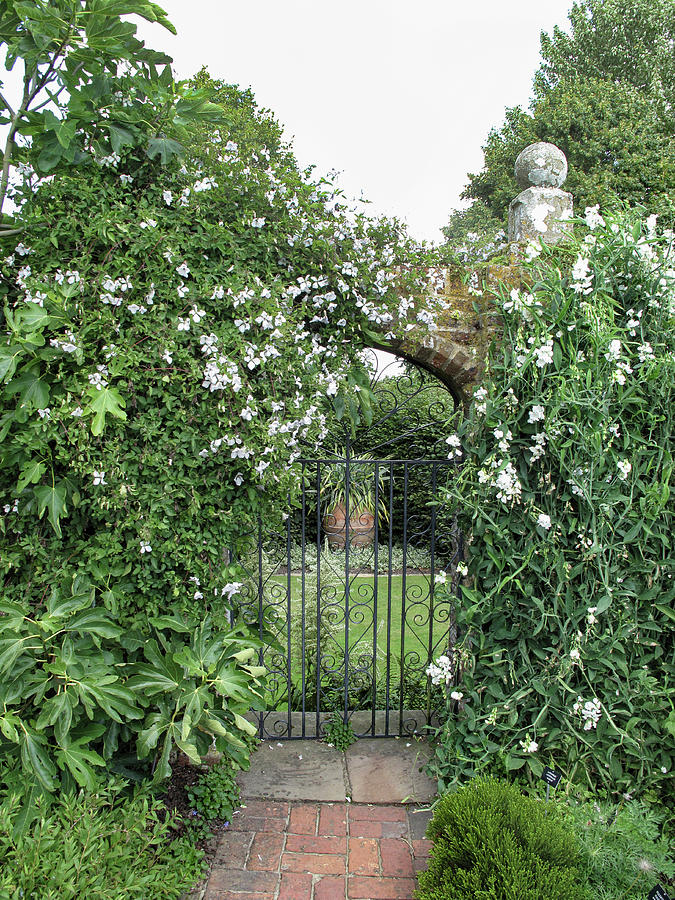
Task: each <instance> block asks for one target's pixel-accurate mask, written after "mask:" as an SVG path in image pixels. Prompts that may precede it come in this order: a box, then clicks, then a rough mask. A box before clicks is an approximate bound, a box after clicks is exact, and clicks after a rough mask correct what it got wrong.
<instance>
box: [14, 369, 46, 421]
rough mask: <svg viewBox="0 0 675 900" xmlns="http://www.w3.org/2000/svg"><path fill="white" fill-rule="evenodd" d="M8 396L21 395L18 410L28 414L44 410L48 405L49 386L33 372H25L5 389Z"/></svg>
mask: <svg viewBox="0 0 675 900" xmlns="http://www.w3.org/2000/svg"><path fill="white" fill-rule="evenodd" d="M7 392H8V393H9V394H21V396H20V397H19V408H24V409H26V410H28V412H32V411H33V410H35V409H44V408H45V407H46V406H48V404H49V385H48V384H47V382H45V381H43V380H42V379H41V378H40V377H39V375H36V374H35V373H34V372H25V373H24V374H23V375H21V376H19V378H16V379H15V380H14V381H12V382H11V384H10V385H9V387H8V388H7Z"/></svg>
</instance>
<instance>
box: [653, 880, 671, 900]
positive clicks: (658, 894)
mask: <svg viewBox="0 0 675 900" xmlns="http://www.w3.org/2000/svg"><path fill="white" fill-rule="evenodd" d="M647 900H670V896H669V895H668V894H667V893H666V892H665V891H664V889H663V888H662V887H661V885H660V884H657V885H656V887H655V888H652V889H651V891H650V892H649V894H648V896H647Z"/></svg>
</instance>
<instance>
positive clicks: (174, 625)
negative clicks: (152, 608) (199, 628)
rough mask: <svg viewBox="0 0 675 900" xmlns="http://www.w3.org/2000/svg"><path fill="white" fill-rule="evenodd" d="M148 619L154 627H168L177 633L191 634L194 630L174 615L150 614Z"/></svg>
mask: <svg viewBox="0 0 675 900" xmlns="http://www.w3.org/2000/svg"><path fill="white" fill-rule="evenodd" d="M148 621H149V622H150V624H151V625H152V626H153V627H155V628H160V629H161V628H168V629H170V630H171V631H177V632H178V633H179V634H191V633H192V632H193V631H194V629H193V628H189V627H188V626H187V625H186V624H185V623H184V622H182V621H181V620H180V619H179V618H177V617H176V616H151V617H150V618H149V619H148Z"/></svg>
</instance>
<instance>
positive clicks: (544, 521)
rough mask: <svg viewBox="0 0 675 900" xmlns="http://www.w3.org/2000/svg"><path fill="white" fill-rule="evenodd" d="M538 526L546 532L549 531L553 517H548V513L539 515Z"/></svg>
mask: <svg viewBox="0 0 675 900" xmlns="http://www.w3.org/2000/svg"><path fill="white" fill-rule="evenodd" d="M537 525H538V526H539V527H540V528H543V529H544V530H545V531H548V530H549V529H550V527H551V517H550V516H547V515H546V513H539V516H538V518H537Z"/></svg>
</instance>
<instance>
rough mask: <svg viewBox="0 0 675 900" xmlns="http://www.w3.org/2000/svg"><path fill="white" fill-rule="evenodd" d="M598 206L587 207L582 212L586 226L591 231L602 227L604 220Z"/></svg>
mask: <svg viewBox="0 0 675 900" xmlns="http://www.w3.org/2000/svg"><path fill="white" fill-rule="evenodd" d="M599 209H600V206H599V205H598V206H587V207H586V209H585V211H584V217H585V219H586V224H587V225H588V227H589V228H590V229H591V231H593V230H594V229H595V228H598V227H599V226H601V227H604V225H605V220H604V219H603V218H602V216H601V215H600V212H599Z"/></svg>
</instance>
